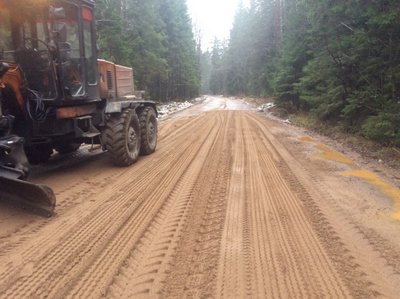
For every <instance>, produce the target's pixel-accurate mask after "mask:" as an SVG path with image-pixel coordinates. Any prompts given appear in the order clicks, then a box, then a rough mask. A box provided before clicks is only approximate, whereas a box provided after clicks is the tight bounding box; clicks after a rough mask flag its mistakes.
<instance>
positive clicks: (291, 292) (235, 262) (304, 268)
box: [216, 114, 350, 298]
mask: <svg viewBox="0 0 400 299" xmlns="http://www.w3.org/2000/svg"><path fill="white" fill-rule="evenodd" d="M237 118H241V122H242V131H243V136H244V140H241V138H242V137H241V136H238V134H240V130H237V132H238V133H237V135H236V136H237V141H236V142H237V143H238V145H237V146H236V147H235V150H236V151H238V150H239V151H240V150H242V151H243V152H242V153H238V152H236V154H235V160H234V165H235V166H236V163H237V164H238V165H239V167H238V168H237V170H238V171H239V173H235V171H234V172H233V176H232V177H231V181H232V182H233V183H232V185H231V186H232V187H236V188H240V187H242V188H243V186H245V190H239V189H235V188H234V189H231V190H230V192H231V193H230V194H232V195H233V193H235V194H236V195H238V196H242V199H241V200H238V198H237V197H236V196H229V203H228V210H227V216H226V219H227V222H226V225H225V228H224V236H225V238H224V241H223V246H222V248H221V257H222V258H221V262H220V265H219V272H218V273H219V275H218V284H217V290H216V294H217V296H221V297H224V298H232V297H237V298H239V297H243V296H248V297H264V298H266V297H269V298H281V297H296V298H310V297H313V298H317V297H326V296H328V297H329V296H330V297H349V296H350V294H349V292H348V290H347V288H346V286H345V284H344V283H343V282H342V280H341V278H340V276H339V274H338V273H337V271H336V269H335V267H334V264H333V263H332V261H331V260H330V259H329V256H328V254H327V253H326V252H325V250H324V248H323V247H322V245H321V244H320V242H319V240H318V236H317V235H316V233H315V232H314V230H313V227H312V226H311V224H310V223H309V221H308V219H307V217H306V215H305V214H304V212H303V208H302V206H301V201H300V200H299V199H298V198H297V196H296V194H295V192H293V191H292V190H291V188H290V187H289V186H288V184H287V182H286V181H285V180H284V178H283V177H282V174H281V173H280V170H279V168H278V166H277V162H278V161H279V157H276V151H275V149H274V147H273V146H272V145H271V144H269V145H268V144H264V143H263V142H262V138H260V137H261V136H260V128H259V127H258V126H255V124H254V122H253V121H251V118H250V117H249V116H248V114H240V115H238V116H237ZM240 144H244V146H243V147H241V146H240ZM246 151H247V152H246ZM243 157H245V158H244V161H243ZM244 166H246V167H244ZM242 167H243V168H242ZM239 169H242V170H239ZM240 174H242V175H241V176H240ZM243 205H245V206H246V208H245V209H243V211H246V213H243V212H242V213H238V212H237V207H238V206H242V207H243ZM244 226H245V227H244ZM246 226H247V227H246ZM232 235H233V236H235V238H234V239H231V236H232ZM243 266H244V267H243ZM240 267H243V268H244V269H247V271H246V272H247V273H246V272H244V271H238V269H239V268H240Z"/></svg>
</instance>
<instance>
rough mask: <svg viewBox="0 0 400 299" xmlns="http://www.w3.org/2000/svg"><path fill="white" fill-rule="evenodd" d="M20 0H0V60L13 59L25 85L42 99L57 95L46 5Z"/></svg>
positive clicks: (11, 60) (9, 60)
mask: <svg viewBox="0 0 400 299" xmlns="http://www.w3.org/2000/svg"><path fill="white" fill-rule="evenodd" d="M21 3H23V1H7V0H0V18H1V19H0V20H1V22H0V60H3V61H8V62H15V63H17V64H18V65H19V66H20V68H21V70H22V73H23V75H24V77H25V79H26V80H27V82H28V86H29V87H28V88H29V89H31V90H32V91H34V92H35V93H36V94H40V95H41V96H42V97H43V98H45V99H54V98H55V97H56V96H57V91H56V89H57V88H56V83H55V82H56V81H55V73H54V69H53V68H52V62H53V59H52V54H51V53H50V50H49V41H50V23H49V22H48V8H46V7H45V6H43V5H42V6H41V5H38V4H37V3H35V5H33V4H32V3H31V2H29V1H28V2H26V3H25V4H26V6H24V9H22V6H21Z"/></svg>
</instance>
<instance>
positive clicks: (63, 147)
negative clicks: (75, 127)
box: [55, 142, 81, 155]
mask: <svg viewBox="0 0 400 299" xmlns="http://www.w3.org/2000/svg"><path fill="white" fill-rule="evenodd" d="M80 146H81V144H80V143H75V142H70V143H66V144H60V145H57V146H56V147H55V150H56V151H57V152H58V153H59V154H60V155H66V154H70V153H73V152H75V151H77V150H78V149H79V147H80Z"/></svg>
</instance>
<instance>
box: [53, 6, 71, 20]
mask: <svg viewBox="0 0 400 299" xmlns="http://www.w3.org/2000/svg"><path fill="white" fill-rule="evenodd" d="M49 15H50V18H52V19H53V20H61V19H65V18H66V16H67V15H66V13H65V9H64V7H54V6H50V9H49Z"/></svg>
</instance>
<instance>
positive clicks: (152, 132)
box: [139, 107, 158, 155]
mask: <svg viewBox="0 0 400 299" xmlns="http://www.w3.org/2000/svg"><path fill="white" fill-rule="evenodd" d="M139 120H140V132H141V146H140V154H141V155H150V154H152V153H154V151H155V150H156V147H157V133H158V128H157V115H156V112H155V111H154V109H153V108H152V107H146V108H145V109H144V110H143V111H142V112H141V113H140V114H139Z"/></svg>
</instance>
